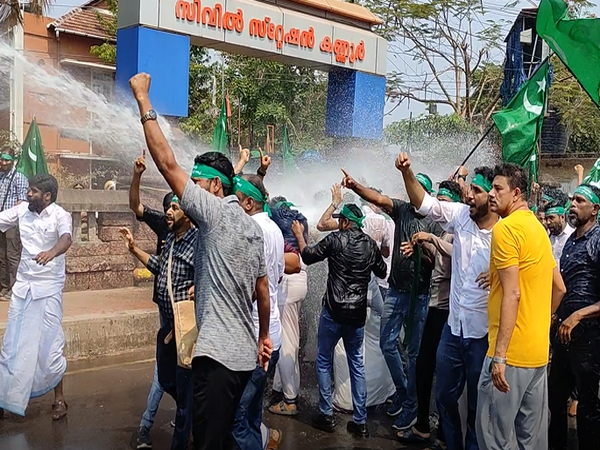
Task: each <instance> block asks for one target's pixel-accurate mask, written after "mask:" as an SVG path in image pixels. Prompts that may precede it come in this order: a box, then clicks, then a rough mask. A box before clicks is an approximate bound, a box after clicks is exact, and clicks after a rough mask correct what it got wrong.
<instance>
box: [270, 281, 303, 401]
mask: <svg viewBox="0 0 600 450" xmlns="http://www.w3.org/2000/svg"><path fill="white" fill-rule="evenodd" d="M307 282H308V278H307V275H306V272H305V271H304V270H303V271H302V272H300V273H296V274H293V275H284V276H283V280H282V282H281V284H280V285H279V297H278V298H279V311H280V315H281V348H280V349H279V362H278V363H277V370H276V372H275V379H274V380H273V389H274V390H276V391H278V392H283V396H284V398H285V399H286V400H287V401H288V402H294V401H296V399H297V398H298V394H299V392H300V365H299V363H298V350H299V349H300V310H301V309H302V302H304V299H305V298H306V293H307V291H308V284H307Z"/></svg>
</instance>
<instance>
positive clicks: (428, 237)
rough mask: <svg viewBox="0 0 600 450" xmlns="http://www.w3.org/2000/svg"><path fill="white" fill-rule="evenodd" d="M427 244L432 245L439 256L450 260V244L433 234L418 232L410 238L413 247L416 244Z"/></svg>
mask: <svg viewBox="0 0 600 450" xmlns="http://www.w3.org/2000/svg"><path fill="white" fill-rule="evenodd" d="M421 242H428V243H430V244H432V245H433V246H434V247H435V249H436V250H437V251H438V252H440V254H441V255H442V256H444V257H446V258H452V246H453V245H452V242H448V241H445V240H444V239H442V238H439V237H437V236H436V235H435V234H431V233H427V232H425V231H419V232H418V233H415V234H414V235H413V237H412V243H413V245H414V244H416V243H421Z"/></svg>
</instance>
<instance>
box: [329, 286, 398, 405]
mask: <svg viewBox="0 0 600 450" xmlns="http://www.w3.org/2000/svg"><path fill="white" fill-rule="evenodd" d="M368 303H369V309H368V310H367V322H366V324H365V339H364V342H363V360H364V365H365V380H366V382H367V406H375V405H380V404H382V403H385V401H386V400H387V398H388V397H390V396H391V395H393V394H394V392H396V386H395V385H394V381H393V380H392V376H391V375H390V371H389V369H388V367H387V364H386V362H385V358H384V357H383V353H382V352H381V348H380V347H379V334H380V333H379V325H380V323H381V316H380V315H379V314H378V313H377V310H378V309H379V308H380V305H382V304H383V300H382V299H381V292H380V290H379V286H378V284H377V281H376V279H372V280H371V283H369V294H368ZM333 376H334V384H335V388H334V391H333V404H334V405H335V406H336V407H337V408H339V409H343V410H346V411H352V391H351V383H350V372H349V371H348V360H347V357H346V350H345V349H344V342H343V340H342V339H340V341H339V342H338V343H337V345H336V346H335V352H334V355H333Z"/></svg>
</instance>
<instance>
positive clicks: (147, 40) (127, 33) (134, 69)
mask: <svg viewBox="0 0 600 450" xmlns="http://www.w3.org/2000/svg"><path fill="white" fill-rule="evenodd" d="M189 71H190V38H189V36H182V35H179V34H174V33H168V32H165V31H158V30H154V29H151V28H144V27H142V26H139V25H138V26H134V27H131V28H123V29H120V30H118V31H117V73H116V77H115V82H116V85H117V88H118V89H119V90H120V91H121V92H123V93H126V92H129V96H131V93H130V92H131V91H130V89H129V79H130V78H131V77H132V76H134V75H135V74H137V73H140V72H146V73H148V74H149V75H150V76H151V77H152V84H151V85H150V100H151V101H152V106H153V107H154V109H155V110H156V111H157V112H158V113H159V114H162V115H165V116H177V117H187V115H188V90H189Z"/></svg>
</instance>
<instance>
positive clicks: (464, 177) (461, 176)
mask: <svg viewBox="0 0 600 450" xmlns="http://www.w3.org/2000/svg"><path fill="white" fill-rule="evenodd" d="M457 178H458V179H459V180H460V179H461V178H462V179H463V180H464V181H467V176H466V175H458V177H457Z"/></svg>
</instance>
